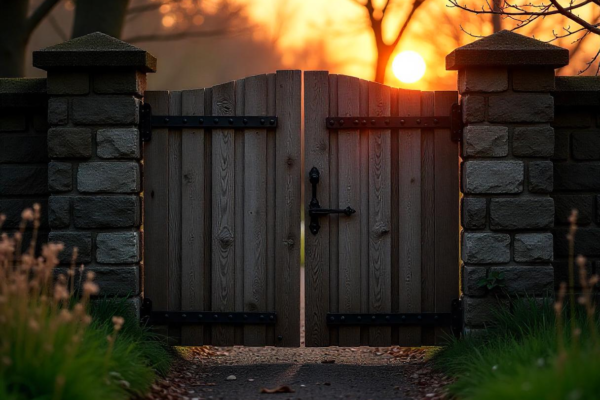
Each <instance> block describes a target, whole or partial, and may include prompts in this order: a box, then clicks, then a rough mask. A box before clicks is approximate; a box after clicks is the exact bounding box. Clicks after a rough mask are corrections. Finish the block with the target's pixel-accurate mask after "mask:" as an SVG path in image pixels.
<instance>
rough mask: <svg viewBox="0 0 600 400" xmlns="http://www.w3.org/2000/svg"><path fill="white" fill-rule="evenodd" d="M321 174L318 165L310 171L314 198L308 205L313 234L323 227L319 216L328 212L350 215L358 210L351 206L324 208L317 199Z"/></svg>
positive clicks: (310, 226) (310, 227) (309, 175)
mask: <svg viewBox="0 0 600 400" xmlns="http://www.w3.org/2000/svg"><path fill="white" fill-rule="evenodd" d="M320 176H321V173H320V172H319V170H318V169H317V167H312V169H311V170H310V172H309V173H308V177H309V180H310V184H311V186H312V198H311V199H310V203H309V205H308V215H309V217H310V225H309V226H308V227H309V229H310V232H311V233H312V234H313V235H316V234H317V233H319V229H321V225H320V224H319V217H321V216H324V215H328V214H344V215H346V216H348V217H349V216H351V215H352V214H354V213H355V212H356V210H355V209H353V208H352V207H350V206H348V207H346V208H322V207H321V205H320V204H319V200H318V199H317V184H318V183H319V177H320Z"/></svg>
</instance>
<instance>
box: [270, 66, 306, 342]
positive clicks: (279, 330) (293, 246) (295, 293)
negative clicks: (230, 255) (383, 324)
mask: <svg viewBox="0 0 600 400" xmlns="http://www.w3.org/2000/svg"><path fill="white" fill-rule="evenodd" d="M275 83H276V85H275V90H276V113H277V115H278V117H279V123H278V127H277V131H276V136H275V139H276V151H275V155H276V160H275V163H276V166H275V169H276V177H275V182H276V185H275V190H276V196H275V207H274V209H275V210H276V215H275V238H274V242H275V243H274V246H275V274H276V275H275V282H276V291H275V304H276V305H277V314H278V320H277V325H276V332H275V334H276V336H277V338H278V340H277V342H276V343H277V345H278V346H285V347H297V346H300V208H301V206H302V205H301V174H302V162H301V161H302V160H301V145H302V142H301V124H302V109H301V96H302V93H301V92H302V75H301V72H300V71H277V76H276V82H275ZM308 234H309V235H310V233H308ZM279 338H281V339H280V340H279Z"/></svg>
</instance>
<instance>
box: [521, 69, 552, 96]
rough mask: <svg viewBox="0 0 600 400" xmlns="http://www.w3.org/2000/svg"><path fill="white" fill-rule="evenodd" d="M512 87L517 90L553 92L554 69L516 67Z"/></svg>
mask: <svg viewBox="0 0 600 400" xmlns="http://www.w3.org/2000/svg"><path fill="white" fill-rule="evenodd" d="M512 88H513V90H514V91H516V92H552V91H554V69H552V68H530V69H514V70H513V71H512Z"/></svg>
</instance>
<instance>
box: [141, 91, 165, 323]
mask: <svg viewBox="0 0 600 400" xmlns="http://www.w3.org/2000/svg"><path fill="white" fill-rule="evenodd" d="M145 102H147V103H149V104H150V105H151V106H152V110H153V112H154V113H156V114H162V115H167V114H168V113H169V92H167V91H160V92H151V91H149V92H146V93H145ZM152 134H153V138H152V140H151V141H149V142H145V143H144V297H146V298H149V299H152V303H153V307H154V308H155V309H156V310H167V307H168V306H169V291H168V285H169V270H168V268H167V266H168V264H169V232H168V230H166V229H165V227H166V226H168V225H169V206H168V205H169V168H168V166H169V135H168V131H167V129H154V130H153V132H152ZM162 332H164V333H166V329H164V330H162Z"/></svg>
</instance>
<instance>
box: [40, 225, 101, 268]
mask: <svg viewBox="0 0 600 400" xmlns="http://www.w3.org/2000/svg"><path fill="white" fill-rule="evenodd" d="M48 240H49V241H50V242H56V243H63V244H64V245H65V249H64V250H63V251H62V252H61V253H60V254H59V260H60V262H61V263H62V264H70V263H71V259H72V257H73V248H75V247H76V248H77V260H76V265H78V264H80V263H89V262H91V261H92V234H91V233H90V232H50V236H49V237H48Z"/></svg>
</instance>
